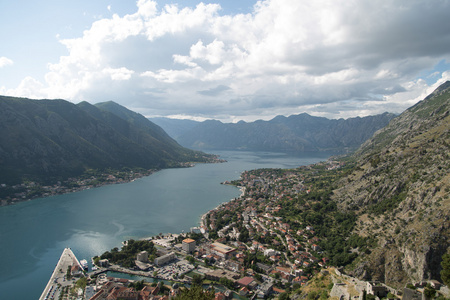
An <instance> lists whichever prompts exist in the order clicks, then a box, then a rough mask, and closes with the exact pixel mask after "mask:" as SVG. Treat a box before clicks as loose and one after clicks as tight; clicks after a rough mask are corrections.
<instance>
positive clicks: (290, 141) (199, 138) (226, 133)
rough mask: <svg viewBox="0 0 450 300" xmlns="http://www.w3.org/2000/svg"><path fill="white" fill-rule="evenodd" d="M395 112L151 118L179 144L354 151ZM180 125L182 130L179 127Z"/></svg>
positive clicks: (199, 146) (249, 148)
mask: <svg viewBox="0 0 450 300" xmlns="http://www.w3.org/2000/svg"><path fill="white" fill-rule="evenodd" d="M394 117H395V115H393V114H390V113H384V114H381V115H376V116H369V117H364V118H360V117H357V118H350V119H346V120H344V119H339V120H330V119H326V118H321V117H313V116H310V115H308V114H306V113H303V114H300V115H292V116H290V117H284V116H277V117H275V118H274V119H272V120H270V121H261V120H259V121H255V122H251V123H246V122H243V121H241V122H239V123H236V124H233V123H222V122H220V121H216V120H208V121H204V122H201V123H200V122H197V123H194V121H190V122H189V123H185V124H182V123H181V121H180V120H170V119H163V118H158V119H151V120H152V121H153V122H155V123H157V124H159V125H160V126H161V127H163V128H165V129H166V130H167V131H168V132H172V133H173V135H172V136H173V137H174V138H175V139H176V140H177V141H178V142H179V143H180V144H181V145H183V146H185V147H190V148H195V149H205V150H206V149H229V150H258V151H281V152H305V151H334V152H347V151H350V150H355V149H356V148H358V147H359V146H360V145H361V144H362V143H363V142H364V141H366V140H367V139H368V138H370V137H371V136H372V135H373V133H374V132H375V131H377V130H379V129H381V128H383V127H384V126H386V125H387V124H388V123H389V121H390V120H392V118H394ZM182 126H184V127H183V128H184V129H180V128H181V127H182ZM175 127H178V128H179V129H178V130H175Z"/></svg>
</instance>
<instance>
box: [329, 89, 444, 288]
mask: <svg viewBox="0 0 450 300" xmlns="http://www.w3.org/2000/svg"><path fill="white" fill-rule="evenodd" d="M449 112H450V82H446V83H444V84H443V85H441V86H440V87H439V88H438V89H436V91H434V92H433V93H432V94H431V95H430V96H428V97H427V98H425V99H424V100H423V101H421V102H419V103H418V104H416V105H415V106H413V107H411V108H410V109H408V110H406V111H405V112H404V113H402V114H401V115H400V116H398V117H397V118H395V119H394V120H392V121H391V123H390V124H389V125H388V126H387V127H386V128H384V129H382V130H380V131H378V132H377V133H376V134H375V135H374V137H373V138H371V139H370V140H368V141H367V142H366V143H365V144H364V145H363V146H362V147H361V148H360V149H359V150H358V151H357V152H356V154H355V156H354V159H355V160H356V161H357V166H356V167H355V168H354V169H353V172H351V173H350V174H349V175H348V176H346V177H345V178H344V179H342V180H341V182H340V183H339V186H340V188H338V189H336V190H334V193H333V199H334V200H335V201H337V203H338V204H339V206H340V207H341V208H342V209H345V210H352V211H355V212H357V213H358V214H359V217H358V221H357V226H356V230H355V232H356V233H358V234H360V235H362V236H376V237H377V238H378V247H377V248H375V249H374V250H373V251H372V253H370V254H366V255H365V254H361V256H360V259H359V260H358V261H357V262H356V263H355V264H354V265H353V266H352V267H351V269H352V272H354V274H355V275H357V276H360V277H365V279H373V280H380V281H383V282H386V283H388V284H391V285H393V286H397V287H401V286H402V285H404V284H405V283H406V282H407V281H419V280H422V279H430V278H434V279H439V278H440V275H439V272H440V261H441V257H442V255H443V254H444V253H445V251H446V250H447V249H448V247H449V246H450V174H449V172H448V171H449V170H450V114H449Z"/></svg>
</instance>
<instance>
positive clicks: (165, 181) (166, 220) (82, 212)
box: [0, 151, 331, 300]
mask: <svg viewBox="0 0 450 300" xmlns="http://www.w3.org/2000/svg"><path fill="white" fill-rule="evenodd" d="M214 153H215V154H219V155H220V157H221V158H223V159H225V160H227V162H226V163H219V164H198V165H196V166H195V167H192V168H179V169H166V170H161V171H158V172H156V173H154V174H152V175H150V176H147V177H144V178H140V179H137V180H135V181H133V182H130V183H125V184H114V185H107V186H103V187H99V188H94V189H89V190H84V191H80V192H76V193H71V194H64V195H58V196H52V197H47V198H40V199H34V200H31V201H26V202H21V203H17V204H15V205H11V206H6V207H0V299H20V300H26V299H38V298H39V296H40V295H41V293H42V291H43V289H44V287H45V285H46V284H47V282H48V280H49V278H50V275H51V273H52V272H53V269H54V268H55V266H56V263H57V261H58V259H59V257H60V256H61V253H62V251H63V250H64V248H66V247H70V248H71V249H72V251H73V252H74V254H75V255H76V256H77V258H78V259H79V260H80V259H83V258H84V259H87V260H88V261H90V258H91V257H93V256H95V255H101V254H102V253H103V252H105V251H107V250H110V249H112V248H114V247H119V248H120V246H121V243H122V242H123V241H125V240H128V239H131V238H133V239H140V238H143V237H149V236H154V235H157V234H159V233H164V234H165V233H181V232H183V231H184V232H187V231H189V229H190V228H191V227H194V226H197V225H198V224H199V221H200V217H201V215H203V214H204V213H206V212H207V211H209V210H211V209H213V208H215V207H217V206H218V205H219V204H221V203H223V202H226V201H229V200H231V199H233V198H235V197H238V196H239V195H240V191H239V189H237V188H235V187H233V186H229V185H222V184H220V183H221V182H224V181H226V180H235V179H238V178H239V176H240V173H241V172H243V171H245V170H252V169H258V168H295V167H298V166H301V165H307V164H311V163H315V162H318V161H323V160H326V159H327V158H328V157H329V156H330V155H331V154H330V153H307V154H305V153H303V154H298V155H293V154H284V153H269V152H248V151H215V152H214Z"/></svg>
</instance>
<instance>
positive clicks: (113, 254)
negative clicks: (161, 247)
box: [100, 239, 156, 268]
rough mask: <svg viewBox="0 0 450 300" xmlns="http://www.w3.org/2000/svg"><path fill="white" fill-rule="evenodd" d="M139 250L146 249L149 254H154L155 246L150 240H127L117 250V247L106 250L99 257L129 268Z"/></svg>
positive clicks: (132, 264)
mask: <svg viewBox="0 0 450 300" xmlns="http://www.w3.org/2000/svg"><path fill="white" fill-rule="evenodd" d="M141 251H147V252H148V254H149V256H150V255H156V248H155V247H154V245H153V243H152V242H150V241H135V240H133V239H131V240H128V241H127V243H126V245H125V246H123V247H122V249H121V250H119V249H118V248H117V247H116V248H113V249H111V251H106V252H105V253H103V254H102V255H101V256H100V258H101V259H108V260H109V262H110V263H113V264H118V265H121V266H122V267H125V268H131V267H133V266H134V265H135V263H134V262H135V260H136V256H137V254H138V253H139V252H141Z"/></svg>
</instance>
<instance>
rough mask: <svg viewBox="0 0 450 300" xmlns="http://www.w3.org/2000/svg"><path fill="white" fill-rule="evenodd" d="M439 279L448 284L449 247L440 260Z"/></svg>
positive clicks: (449, 284)
mask: <svg viewBox="0 0 450 300" xmlns="http://www.w3.org/2000/svg"><path fill="white" fill-rule="evenodd" d="M441 267H442V270H441V279H442V282H444V284H445V285H446V286H450V248H449V249H448V250H447V252H446V253H445V254H444V255H443V256H442V261H441Z"/></svg>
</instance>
